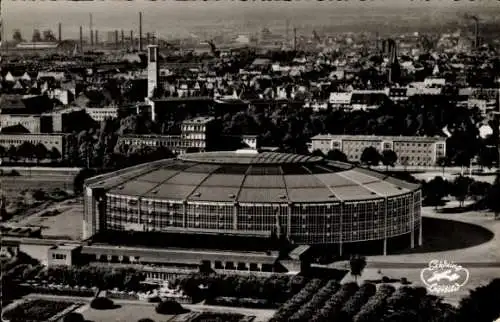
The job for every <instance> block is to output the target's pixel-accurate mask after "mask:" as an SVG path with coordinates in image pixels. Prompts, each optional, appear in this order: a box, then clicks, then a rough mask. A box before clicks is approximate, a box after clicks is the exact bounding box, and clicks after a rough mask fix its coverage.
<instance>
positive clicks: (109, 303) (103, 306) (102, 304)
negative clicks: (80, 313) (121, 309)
mask: <svg viewBox="0 0 500 322" xmlns="http://www.w3.org/2000/svg"><path fill="white" fill-rule="evenodd" d="M90 307H91V308H93V309H95V310H109V309H112V308H114V307H115V303H114V302H113V300H111V299H108V298H107V297H96V298H95V299H93V300H92V302H90Z"/></svg>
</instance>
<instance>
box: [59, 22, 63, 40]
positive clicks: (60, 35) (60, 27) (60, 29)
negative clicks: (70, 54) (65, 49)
mask: <svg viewBox="0 0 500 322" xmlns="http://www.w3.org/2000/svg"><path fill="white" fill-rule="evenodd" d="M58 38H59V42H61V41H62V25H61V23H59V25H58Z"/></svg>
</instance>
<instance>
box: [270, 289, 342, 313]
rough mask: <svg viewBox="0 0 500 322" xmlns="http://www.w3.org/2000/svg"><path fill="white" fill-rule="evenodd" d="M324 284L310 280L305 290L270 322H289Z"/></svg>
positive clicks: (287, 302)
mask: <svg viewBox="0 0 500 322" xmlns="http://www.w3.org/2000/svg"><path fill="white" fill-rule="evenodd" d="M323 284H324V282H323V281H322V280H320V279H312V280H310V281H309V282H308V283H307V284H306V285H305V286H304V288H302V289H301V290H300V291H299V292H298V293H297V294H295V295H294V296H293V297H291V298H290V299H289V300H288V301H286V302H285V303H284V304H283V305H282V306H281V307H280V308H279V309H278V311H277V312H276V313H275V314H274V316H273V318H272V319H271V320H270V322H281V321H288V319H289V318H290V317H291V316H292V315H293V314H295V312H297V311H298V310H299V309H300V308H301V307H302V306H303V305H305V304H306V303H307V302H309V300H310V299H311V298H312V297H313V296H314V294H316V292H318V291H319V290H320V289H321V288H322V286H323ZM332 287H333V286H332Z"/></svg>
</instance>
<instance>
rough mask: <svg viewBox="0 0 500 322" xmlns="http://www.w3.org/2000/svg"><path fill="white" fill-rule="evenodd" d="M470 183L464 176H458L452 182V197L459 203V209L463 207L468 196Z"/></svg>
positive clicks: (470, 180)
mask: <svg viewBox="0 0 500 322" xmlns="http://www.w3.org/2000/svg"><path fill="white" fill-rule="evenodd" d="M471 183H472V179H470V178H468V177H464V176H459V177H457V178H456V179H455V181H454V182H453V189H452V195H453V196H454V197H455V198H456V199H457V201H458V202H459V203H460V207H463V206H464V201H465V198H467V195H468V194H469V186H470V185H471Z"/></svg>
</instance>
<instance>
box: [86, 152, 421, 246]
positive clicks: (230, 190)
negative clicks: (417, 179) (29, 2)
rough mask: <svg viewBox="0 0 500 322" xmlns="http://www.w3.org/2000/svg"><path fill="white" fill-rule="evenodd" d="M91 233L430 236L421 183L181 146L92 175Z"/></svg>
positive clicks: (315, 161)
mask: <svg viewBox="0 0 500 322" xmlns="http://www.w3.org/2000/svg"><path fill="white" fill-rule="evenodd" d="M84 191H85V211H84V212H85V214H84V220H83V225H84V227H83V231H84V239H88V238H90V237H92V236H93V235H96V234H98V233H106V232H108V231H122V232H123V231H133V232H150V231H151V232H152V231H154V232H177V233H179V232H180V233H186V234H188V233H193V234H222V235H224V234H228V235H238V236H249V237H250V236H252V237H256V236H262V237H265V236H267V237H268V236H270V235H273V234H275V235H278V236H281V237H284V238H286V239H287V240H288V241H289V242H290V243H292V244H295V245H331V244H336V245H339V247H340V253H341V254H342V247H343V245H347V244H349V243H359V242H372V241H380V242H381V243H382V250H383V253H387V243H388V240H391V238H394V237H401V236H404V235H407V236H408V238H407V239H406V237H404V239H406V240H407V241H408V244H409V245H410V246H411V247H414V245H415V244H416V243H418V244H421V243H422V228H421V227H422V221H421V191H420V186H419V185H415V184H411V183H408V182H405V181H402V180H399V179H395V178H393V177H390V176H387V175H386V174H382V173H379V172H376V171H372V170H369V169H366V168H362V167H357V166H354V165H352V164H347V163H340V162H335V161H329V160H326V159H324V158H322V157H317V156H304V155H296V154H285V153H276V152H262V153H257V152H251V151H247V150H242V151H235V152H204V153H190V154H184V155H181V156H179V157H177V158H175V159H165V160H160V161H156V162H152V163H147V164H141V165H138V166H135V167H131V168H127V169H122V170H119V171H116V172H112V173H108V174H104V175H100V176H97V177H93V178H90V179H88V180H86V181H85V185H84Z"/></svg>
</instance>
